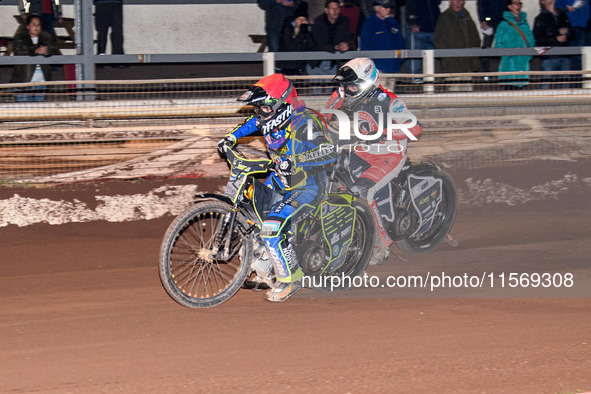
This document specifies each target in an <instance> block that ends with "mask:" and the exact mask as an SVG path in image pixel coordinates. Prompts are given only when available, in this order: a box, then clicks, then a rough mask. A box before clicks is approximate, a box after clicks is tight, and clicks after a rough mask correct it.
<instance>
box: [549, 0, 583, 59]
mask: <svg viewBox="0 0 591 394" xmlns="http://www.w3.org/2000/svg"><path fill="white" fill-rule="evenodd" d="M555 7H557V8H560V9H562V10H565V11H566V15H567V16H568V20H569V21H570V24H571V26H572V29H573V31H574V32H575V38H574V40H573V41H571V43H570V45H571V46H573V47H582V46H585V31H586V29H587V22H588V21H589V1H588V0H584V1H582V2H581V1H578V0H556V5H555ZM575 7H576V8H575ZM571 70H581V56H573V57H572V64H571Z"/></svg>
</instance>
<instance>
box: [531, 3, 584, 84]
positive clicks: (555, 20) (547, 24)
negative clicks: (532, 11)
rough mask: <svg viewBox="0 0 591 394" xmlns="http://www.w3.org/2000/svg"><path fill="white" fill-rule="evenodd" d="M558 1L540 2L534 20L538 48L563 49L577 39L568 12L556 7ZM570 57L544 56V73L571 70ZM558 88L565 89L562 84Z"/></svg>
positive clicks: (550, 76) (553, 76)
mask: <svg viewBox="0 0 591 394" xmlns="http://www.w3.org/2000/svg"><path fill="white" fill-rule="evenodd" d="M555 3H556V0H540V7H541V11H540V13H539V14H538V16H536V19H535V20H534V31H533V33H534V38H535V40H536V46H540V47H562V46H569V45H570V42H571V41H572V40H574V38H575V32H574V30H573V29H572V27H571V24H570V22H569V20H568V16H567V15H566V12H564V11H563V10H561V9H560V8H556V7H555V6H554V5H555ZM568 60H569V59H568V57H566V56H544V57H542V71H567V70H568V69H569V64H568V63H569V62H568ZM551 78H558V76H555V75H546V76H544V79H551ZM549 87H550V86H549V84H547V83H545V84H543V85H542V86H541V88H542V89H548V88H549ZM557 87H559V88H564V87H565V85H563V84H560V85H558V86H557Z"/></svg>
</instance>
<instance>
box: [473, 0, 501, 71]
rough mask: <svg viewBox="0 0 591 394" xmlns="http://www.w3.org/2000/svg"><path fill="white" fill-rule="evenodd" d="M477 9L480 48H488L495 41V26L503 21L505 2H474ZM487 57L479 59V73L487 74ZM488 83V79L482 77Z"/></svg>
mask: <svg viewBox="0 0 591 394" xmlns="http://www.w3.org/2000/svg"><path fill="white" fill-rule="evenodd" d="M476 6H477V7H478V20H480V31H481V32H482V48H490V47H492V44H493V42H494V39H495V32H496V31H497V26H498V25H499V23H500V22H501V20H502V19H503V11H505V10H506V9H507V2H506V0H476ZM490 59H491V58H489V57H481V58H480V71H482V72H489V71H491V70H490ZM484 79H485V81H488V77H484Z"/></svg>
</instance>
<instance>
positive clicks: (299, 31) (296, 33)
mask: <svg viewBox="0 0 591 394" xmlns="http://www.w3.org/2000/svg"><path fill="white" fill-rule="evenodd" d="M314 50H316V45H315V43H314V38H313V37H312V31H311V29H310V26H309V24H308V3H306V2H305V1H303V2H302V3H301V4H300V6H299V7H298V8H297V9H296V10H295V14H294V16H293V18H290V19H287V20H286V21H285V23H284V24H283V29H282V30H281V40H280V41H279V52H306V51H314ZM279 66H280V67H281V72H282V73H283V74H286V75H303V74H305V73H306V61H305V60H290V61H284V62H281V63H280V64H279Z"/></svg>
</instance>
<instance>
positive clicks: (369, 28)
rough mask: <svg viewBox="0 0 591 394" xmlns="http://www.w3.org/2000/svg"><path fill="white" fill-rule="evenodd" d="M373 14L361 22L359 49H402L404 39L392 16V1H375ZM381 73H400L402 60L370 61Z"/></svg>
mask: <svg viewBox="0 0 591 394" xmlns="http://www.w3.org/2000/svg"><path fill="white" fill-rule="evenodd" d="M374 4H375V5H374V9H375V13H374V14H373V15H372V16H371V17H369V18H367V19H366V20H365V22H363V27H362V28H361V42H360V44H361V45H360V47H361V50H362V51H379V50H396V49H404V47H405V44H404V37H402V31H400V26H399V25H398V22H397V21H396V19H394V17H393V16H392V8H393V6H394V1H393V0H375V1H374ZM372 60H373V61H374V63H375V66H376V67H377V68H378V70H380V71H381V72H383V73H397V72H398V71H400V66H401V65H402V61H403V59H400V58H392V57H390V58H387V59H372Z"/></svg>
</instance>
